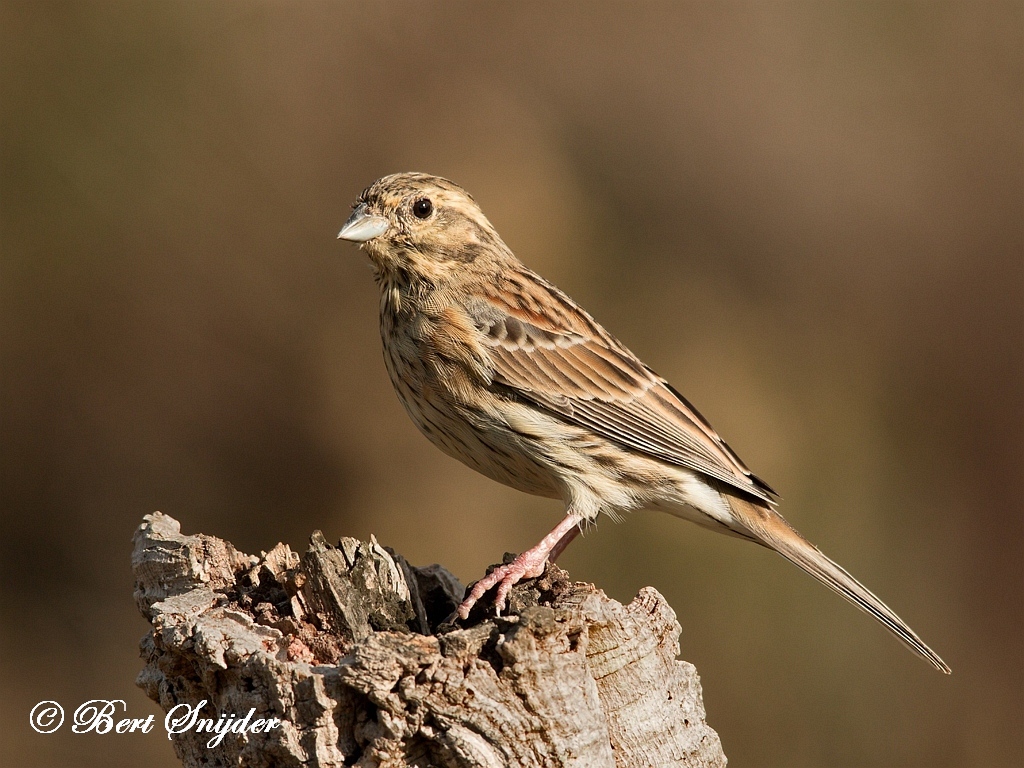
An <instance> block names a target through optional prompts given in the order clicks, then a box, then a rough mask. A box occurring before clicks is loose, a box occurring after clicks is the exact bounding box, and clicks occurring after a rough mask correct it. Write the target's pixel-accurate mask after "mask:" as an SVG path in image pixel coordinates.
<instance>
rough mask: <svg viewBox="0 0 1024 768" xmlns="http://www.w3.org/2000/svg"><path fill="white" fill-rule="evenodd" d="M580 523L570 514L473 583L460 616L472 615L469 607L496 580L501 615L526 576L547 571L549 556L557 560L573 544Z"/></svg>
mask: <svg viewBox="0 0 1024 768" xmlns="http://www.w3.org/2000/svg"><path fill="white" fill-rule="evenodd" d="M578 523H579V520H578V519H577V518H576V517H575V516H574V515H571V514H570V515H566V516H565V518H564V519H563V520H562V522H560V523H559V524H558V525H556V526H555V528H554V530H552V531H551V533H549V534H548V535H547V536H545V537H544V538H543V539H541V540H540V543H539V544H538V545H537V546H535V547H534V548H533V549H528V550H526V551H525V552H523V554H521V555H519V557H517V558H516V559H515V560H513V561H512V562H511V563H509V564H508V565H502V566H499V567H498V568H495V569H494V570H493V571H491V572H490V573H489V574H487V575H486V576H484V577H483V578H482V579H480V581H478V582H477V583H476V584H474V585H473V589H472V591H471V592H470V593H469V596H468V597H467V598H466V599H465V600H463V601H462V605H460V606H459V616H461V617H462V618H463V619H466V618H468V617H469V611H470V609H471V608H472V607H473V606H474V605H475V604H476V602H477V600H479V599H480V598H481V597H483V596H484V593H485V592H487V590H489V589H490V588H491V587H493V586H494V585H495V584H498V585H499V586H498V594H497V596H496V597H495V598H494V607H495V610H496V611H497V613H498V615H501V611H502V609H503V608H504V607H505V598H506V597H508V593H509V592H510V591H511V590H512V587H513V586H514V585H515V584H516V583H517V582H519V581H521V580H522V579H532V578H535V577H537V576H540V575H541V574H542V573H544V563H546V562H547V560H548V557H549V556H551V559H552V560H554V558H556V557H558V555H560V554H561V553H562V550H563V549H565V548H566V547H567V546H568V545H569V542H570V541H572V540H573V539H574V538H576V534H577V533H579V527H578Z"/></svg>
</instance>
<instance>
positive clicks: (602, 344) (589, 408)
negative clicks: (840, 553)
mask: <svg viewBox="0 0 1024 768" xmlns="http://www.w3.org/2000/svg"><path fill="white" fill-rule="evenodd" d="M529 278H530V279H523V280H517V281H515V284H514V286H513V287H514V290H513V291H512V292H511V294H510V292H509V291H508V290H507V289H508V288H509V286H504V288H506V290H504V291H502V290H494V291H493V292H492V293H491V294H490V295H488V296H486V298H485V299H483V300H479V301H478V302H477V303H475V304H473V305H472V306H470V307H469V308H468V311H469V314H470V316H471V317H472V319H473V321H474V323H475V324H476V327H477V329H478V330H479V331H480V332H481V334H482V338H483V343H484V346H485V347H486V349H487V351H488V353H489V356H490V359H491V362H492V365H493V366H494V374H493V381H494V383H495V384H497V385H498V386H501V387H505V388H508V389H511V390H513V391H514V392H515V393H516V394H517V396H519V397H521V398H524V399H526V400H528V401H530V402H532V403H534V404H535V405H536V406H538V407H541V408H544V409H545V410H547V411H549V412H551V413H553V414H556V415H557V416H559V417H560V418H562V419H564V420H565V421H567V422H569V423H571V424H575V425H577V426H580V427H583V428H585V429H590V430H593V431H594V432H595V433H596V434H599V435H601V436H602V437H604V438H605V439H607V440H611V441H613V442H615V443H618V444H619V445H622V446H624V447H627V448H631V449H633V450H637V451H640V452H642V453H645V454H647V455H649V456H652V457H654V458H656V459H659V460H661V461H664V462H667V463H669V464H675V465H678V466H682V467H687V468H688V469H692V470H695V471H697V472H701V473H703V474H706V475H709V476H711V477H713V478H716V479H718V480H721V481H723V482H725V483H728V484H729V485H731V486H733V487H734V488H737V489H739V490H741V491H744V492H746V493H749V494H751V495H753V496H755V497H757V498H759V499H761V500H762V501H765V502H769V503H773V502H774V497H775V492H774V491H773V490H772V489H771V488H770V487H769V486H768V485H767V483H765V482H764V481H762V480H760V479H759V478H758V477H756V476H755V475H754V474H753V473H751V472H750V470H749V469H747V467H746V466H745V465H744V464H743V462H742V461H741V460H740V459H739V457H738V456H736V454H735V453H734V452H733V451H732V450H731V449H730V448H729V446H728V445H726V444H725V442H724V441H723V440H722V439H721V438H720V437H719V436H718V434H717V433H716V432H715V431H714V430H713V429H712V428H711V426H710V425H709V424H708V423H707V421H706V420H705V419H704V418H703V417H702V416H701V415H700V414H699V413H698V412H697V411H696V409H694V407H693V406H692V405H690V404H689V403H688V402H687V401H686V400H685V399H684V398H683V397H682V396H681V395H680V394H679V393H678V392H676V391H675V390H674V389H673V388H672V387H671V386H670V385H669V384H668V382H666V381H665V380H664V379H662V378H661V377H660V376H658V375H657V374H656V373H654V372H653V371H652V370H651V369H650V368H648V367H647V366H646V365H644V364H643V363H642V362H641V361H640V360H639V359H637V357H636V356H635V355H633V353H632V352H630V351H629V350H628V349H626V348H625V347H624V346H622V344H620V343H619V342H618V341H617V340H616V339H615V338H614V337H612V336H611V335H610V334H609V333H608V332H607V331H605V330H604V329H603V328H601V326H599V325H598V324H597V323H596V322H595V321H594V320H593V318H591V317H590V316H589V315H587V314H586V313H585V312H583V310H581V309H579V308H578V307H577V306H576V305H575V304H573V302H572V301H571V300H570V299H569V298H568V297H567V296H565V295H564V294H563V293H561V291H559V290H558V289H557V288H555V287H554V286H552V285H550V284H548V283H546V282H545V281H544V280H543V279H542V278H540V277H537V276H534V275H530V276H529ZM501 287H503V286H496V288H501ZM524 291H525V292H528V293H530V294H532V295H528V296H526V297H519V300H518V301H517V300H516V298H517V297H516V295H515V294H516V292H524ZM538 307H552V308H553V310H554V311H551V312H547V313H546V314H540V313H539V312H538V311H537V308H538Z"/></svg>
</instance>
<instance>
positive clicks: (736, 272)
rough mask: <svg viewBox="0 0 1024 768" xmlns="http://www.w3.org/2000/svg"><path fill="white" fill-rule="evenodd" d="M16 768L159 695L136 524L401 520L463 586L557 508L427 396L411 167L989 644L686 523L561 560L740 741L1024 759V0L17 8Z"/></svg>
mask: <svg viewBox="0 0 1024 768" xmlns="http://www.w3.org/2000/svg"><path fill="white" fill-rule="evenodd" d="M0 9H2V10H0V30H2V40H0V57H2V59H0V63H2V70H0V76H2V94H0V99H2V101H0V109H2V121H3V122H2V162H3V166H2V176H0V182H2V189H0V193H2V196H0V205H2V226H3V228H2V241H0V244H2V259H3V262H2V274H0V312H2V319H0V322H2V326H0V342H2V361H0V366H2V367H0V375H2V379H0V384H2V393H0V394H2V400H0V419H2V424H0V429H2V432H0V435H2V454H0V472H2V497H0V498H2V511H0V514H2V517H0V573H2V587H3V588H2V590H0V610H2V614H0V643H2V645H0V686H2V696H0V723H2V726H0V754H3V755H5V756H6V757H5V758H4V759H3V763H4V764H5V765H12V766H13V765H17V766H57V765H62V766H63V765H79V766H94V765H95V766H101V765H102V766H134V765H143V764H145V765H153V766H172V765H176V764H177V763H176V760H175V758H174V755H173V752H172V749H171V746H170V743H169V742H168V741H167V739H166V737H165V736H164V735H163V734H162V733H161V732H159V729H158V730H157V731H156V732H154V733H152V734H149V735H140V734H135V735H131V736H96V735H88V736H72V735H71V734H70V733H69V732H68V731H69V727H70V726H69V724H65V726H64V728H63V729H62V731H61V732H60V733H59V734H57V735H52V736H42V735H38V734H36V733H34V732H33V731H31V730H30V729H29V727H28V722H27V721H28V712H29V710H30V709H31V708H32V706H33V705H34V704H35V703H36V702H38V701H40V700H42V699H56V700H57V701H59V702H61V703H62V704H63V705H64V706H65V708H66V709H68V710H69V712H70V711H71V710H72V709H73V708H74V707H75V706H77V705H78V704H80V703H81V702H83V701H86V700H88V699H92V698H122V699H125V700H126V701H127V702H128V709H129V713H130V714H132V715H134V716H140V717H141V716H145V715H148V714H150V713H159V710H158V708H157V706H156V705H155V704H153V703H152V702H150V701H149V700H148V699H146V698H145V697H144V696H143V694H142V693H141V692H140V691H139V690H137V689H136V688H135V686H134V677H135V674H136V673H137V671H138V670H139V668H140V661H139V659H138V651H137V643H138V640H139V639H140V638H141V637H142V635H143V634H144V633H145V632H146V630H147V625H146V624H145V622H144V621H143V620H142V618H141V617H140V616H139V615H138V614H137V612H136V609H135V607H134V605H133V602H132V578H131V573H130V568H129V554H130V547H131V535H132V532H133V530H134V528H135V526H136V525H137V524H138V523H139V521H140V519H141V517H142V515H144V514H145V513H147V512H150V511H153V510H156V509H159V510H162V511H164V512H166V513H168V514H170V515H173V516H174V517H176V518H178V519H179V520H180V521H181V522H182V525H183V528H184V530H185V532H188V533H195V532H205V533H210V534H214V535H217V536H221V537H224V538H226V539H229V540H231V541H233V542H234V543H235V544H236V545H238V546H239V547H240V548H242V549H243V550H244V551H248V552H258V551H259V550H260V549H269V548H270V547H272V546H273V545H274V544H275V543H276V542H278V541H285V542H288V543H290V544H291V545H292V546H293V547H295V548H299V549H304V548H305V544H306V539H307V537H308V535H309V533H310V532H311V531H312V530H313V529H314V528H322V529H323V530H324V532H325V533H326V534H327V536H328V537H329V538H337V537H339V536H341V535H349V536H359V537H367V536H369V534H370V533H374V534H376V536H377V537H378V538H379V539H380V540H381V541H382V542H384V543H386V544H389V545H391V546H393V547H395V548H396V549H398V550H399V551H400V552H402V553H404V554H405V555H406V556H407V557H408V558H409V559H410V560H411V561H413V562H414V563H419V564H425V563H429V562H441V563H443V564H445V565H447V566H448V567H449V568H451V569H452V570H453V571H454V572H455V573H457V574H458V575H459V576H460V577H461V578H462V579H463V580H464V581H466V582H468V581H471V580H473V579H475V578H477V577H479V576H480V575H481V574H482V573H483V571H484V568H485V567H486V566H487V564H488V563H491V562H494V561H496V560H500V558H501V555H502V553H503V552H505V551H506V550H510V551H521V550H522V549H524V548H526V547H528V546H530V545H532V544H533V543H535V542H536V540H537V539H538V538H539V537H540V536H541V535H542V534H543V533H544V532H546V531H547V530H548V529H549V528H550V527H551V526H553V525H554V523H555V522H556V521H557V519H558V517H559V514H560V508H559V506H558V505H557V504H555V503H553V502H549V501H544V500H538V499H534V498H531V497H527V496H525V495H522V494H519V493H517V492H515V491H512V490H509V489H506V488H504V487H501V486H499V485H497V484H495V483H493V482H491V481H489V480H487V479H485V478H483V477H480V476H477V475H475V474H474V473H472V472H471V471H470V470H468V469H466V468H464V467H462V465H460V464H457V463H456V462H454V461H453V460H451V459H448V458H447V457H445V456H444V455H442V454H441V453H440V452H439V451H437V450H435V449H434V448H432V447H431V446H430V445H429V444H428V443H427V441H426V440H425V439H424V438H422V437H421V436H420V435H419V434H418V433H417V432H416V430H415V429H414V427H413V426H412V424H411V423H410V422H409V420H408V419H407V418H406V416H405V414H404V412H403V411H402V409H401V407H400V405H399V403H398V401H397V399H396V397H395V395H394V394H393V392H392V389H391V386H390V384H389V383H388V380H387V375H386V373H385V370H384V365H383V362H382V360H381V352H380V348H379V345H380V341H379V338H378V332H377V316H376V315H377V294H376V288H375V287H374V285H373V281H372V279H371V274H370V271H369V269H368V268H367V265H366V263H365V259H364V258H363V257H362V256H361V254H360V253H359V252H358V251H357V250H356V249H355V248H353V247H352V246H351V245H349V244H345V243H339V242H337V241H336V240H335V234H336V232H337V230H338V229H339V227H340V225H341V223H342V222H343V221H344V220H345V218H346V216H347V215H348V210H349V206H350V204H351V203H352V201H353V200H354V198H355V197H356V195H358V193H359V192H360V191H361V190H362V189H363V187H364V186H366V185H367V184H369V183H370V182H371V181H373V180H374V179H375V178H377V177H378V176H381V175H383V174H385V173H391V172H394V171H399V170H423V171H428V172H431V173H437V174H440V175H444V176H447V177H449V178H452V179H454V180H456V181H458V182H459V183H461V184H463V185H464V186H465V187H466V188H467V189H469V190H470V192H471V193H473V194H474V196H475V197H476V198H477V200H478V201H479V202H480V203H481V205H482V206H483V208H484V211H485V212H486V213H487V215H488V216H489V217H490V219H491V220H492V222H493V223H494V224H495V225H496V226H497V228H498V230H499V231H500V232H501V234H502V235H503V237H504V238H505V240H506V241H507V242H508V243H509V245H510V246H511V247H512V248H513V249H514V250H515V251H516V252H517V254H518V255H519V256H520V257H521V258H522V259H523V260H524V261H525V262H526V263H527V264H529V265H530V266H532V267H534V268H536V269H537V270H538V271H540V272H541V273H542V274H544V275H545V276H547V277H548V278H550V279H552V280H553V281H554V282H556V283H557V284H558V285H560V286H561V287H562V288H564V289H565V290H566V291H568V292H569V293H570V294H571V295H572V296H574V297H575V298H576V299H577V300H579V301H580V302H581V303H582V304H583V305H584V306H585V307H587V308H588V309H589V310H590V311H591V312H592V313H593V314H594V315H595V316H596V317H597V318H598V319H599V320H600V321H601V322H602V323H604V324H605V325H606V326H607V327H608V328H609V329H610V330H611V331H612V332H613V333H615V334H616V335H618V336H619V337H620V338H621V339H622V340H623V341H624V342H625V343H626V344H628V345H629V346H630V347H632V348H633V349H634V350H635V351H636V352H637V353H638V354H639V355H640V356H641V357H642V358H643V359H644V360H646V361H647V362H648V363H650V364H651V365H652V366H653V367H654V368H655V369H656V370H658V371H659V372H661V373H662V374H664V375H665V376H666V377H667V378H668V379H669V380H670V381H672V382H673V383H674V384H675V385H676V386H677V387H678V388H679V389H681V390H682V391H683V392H684V393H686V394H687V396H688V397H689V398H690V399H691V400H693V401H694V402H695V403H696V404H697V405H698V407H699V408H700V409H701V410H702V411H703V412H704V414H705V415H706V416H707V417H708V418H709V419H710V420H711V421H712V423H714V424H715V425H716V427H717V428H718V430H719V432H721V433H722V434H723V435H724V436H725V437H726V439H727V440H729V441H730V443H731V444H732V445H733V447H734V448H736V449H737V451H738V452H739V453H740V455H742V456H743V457H744V458H745V460H746V461H747V463H748V464H750V465H751V466H752V467H753V468H754V470H755V471H757V472H758V473H759V474H761V475H762V476H764V477H765V478H767V479H768V481H769V482H771V483H772V484H773V485H774V486H776V487H777V488H778V489H779V490H780V491H781V493H782V495H783V498H784V504H783V507H782V510H783V512H784V514H785V515H786V516H787V517H788V518H789V520H790V521H791V522H793V523H794V525H796V526H797V527H798V528H799V529H801V530H802V531H803V532H804V533H805V534H806V535H807V536H808V537H809V538H810V539H811V540H813V541H814V542H816V543H817V544H818V545H819V546H821V547H822V548H823V549H824V550H825V551H826V552H828V553H829V554H831V555H832V556H833V557H834V558H835V559H837V560H838V561H839V562H840V563H842V564H843V565H844V566H846V567H847V568H848V569H849V570H851V571H852V572H853V573H854V574H855V575H857V576H858V577H859V578H861V579H862V580H863V581H864V582H865V583H866V584H867V585H868V586H870V587H871V588H872V589H874V590H876V591H877V592H878V593H879V594H880V595H881V596H882V597H883V598H884V599H886V600H887V601H888V602H889V603H891V605H893V607H894V608H895V609H896V610H897V611H899V612H900V613H901V614H902V615H903V616H904V617H905V618H906V619H907V620H908V621H909V623H910V624H911V625H912V626H913V627H914V628H915V629H916V630H917V631H918V632H919V633H920V634H921V635H922V637H923V638H924V639H925V640H926V641H927V642H928V643H929V644H931V645H932V646H933V647H934V648H935V649H936V650H937V651H938V652H939V653H940V654H942V655H943V656H944V657H945V659H946V660H947V661H948V662H949V663H950V664H951V666H952V667H953V670H954V674H953V676H952V677H951V678H946V677H944V676H942V675H940V674H938V673H936V672H935V671H934V670H932V669H930V668H929V667H928V666H927V665H926V664H924V663H922V662H921V661H919V660H917V659H915V658H914V657H913V656H911V655H910V654H909V653H908V652H907V651H905V650H904V649H903V648H902V647H901V646H900V645H899V644H898V643H897V642H896V641H895V640H893V639H892V638H891V637H890V636H888V635H887V634H886V633H885V632H884V631H883V630H882V629H881V628H880V627H879V626H877V625H876V624H875V623H874V622H872V621H871V620H870V619H868V618H867V617H865V616H864V615H862V614H860V613H859V612H857V611H856V610H855V609H854V608H852V607H851V606H849V605H848V604H846V603H845V602H844V601H842V600H841V599H839V598H838V597H837V596H835V595H833V594H832V593H830V592H828V591H827V590H825V589H824V588H823V587H821V586H820V585H819V584H817V583H816V582H814V581H813V580H812V579H810V578H809V577H807V576H805V575H803V574H802V573H800V572H799V571H798V570H797V569H795V568H793V567H792V566H790V565H788V564H787V563H785V562H784V561H783V560H782V559H781V558H779V557H777V556H774V555H772V554H771V553H769V552H767V551H762V550H760V549H759V548H757V547H753V546H750V545H747V544H744V543H743V542H737V541H735V540H731V539H727V538H725V537H721V536H716V535H715V534H712V533H707V532H704V531H702V530H699V529H698V528H696V527H695V526H692V525H689V524H686V523H684V522H681V521H679V520H675V519H672V518H669V517H667V516H659V515H656V514H654V513H640V514H637V515H634V516H633V517H632V518H631V519H628V520H627V521H626V522H624V523H623V524H621V525H615V524H613V523H611V522H609V521H604V522H603V523H601V525H600V526H599V528H598V530H597V531H595V532H593V533H591V534H589V535H588V536H587V537H586V538H585V539H583V540H580V541H578V542H577V543H576V544H574V545H573V546H572V547H570V548H569V550H568V551H567V553H566V555H565V556H564V558H563V561H562V564H563V565H564V566H565V567H566V568H568V569H569V571H570V573H571V574H572V576H573V577H575V578H577V579H582V580H589V581H594V582H596V583H597V584H598V585H599V586H600V587H602V588H603V589H605V590H606V591H607V592H608V593H609V594H610V595H612V596H614V597H616V598H618V599H620V600H623V601H628V600H629V599H631V598H632V596H633V595H634V594H635V592H636V590H637V589H638V588H640V587H642V586H643V585H646V584H650V585H653V586H655V587H657V588H658V589H659V590H660V591H661V592H662V593H664V594H665V596H666V597H667V598H668V599H669V601H670V602H671V604H672V605H673V606H674V608H675V609H676V611H677V613H678V615H679V621H680V623H681V624H682V628H683V631H682V638H681V645H682V657H683V658H686V659H687V660H690V661H692V662H694V663H695V664H696V665H697V668H698V670H699V672H700V674H701V677H702V680H703V684H704V693H705V701H706V705H707V710H708V721H709V722H710V724H711V725H712V726H713V727H715V728H716V729H717V730H718V731H719V733H720V734H721V736H722V741H723V743H724V746H725V751H726V753H727V754H728V755H729V757H730V759H731V765H734V766H935V767H940V766H986V767H993V766H1011V765H1020V764H1022V763H1024V743H1022V739H1024V737H1022V722H1024V648H1022V624H1024V615H1022V614H1024V589H1022V585H1024V573H1022V566H1021V556H1022V547H1024V531H1022V527H1024V515H1022V501H1021V500H1022V498H1024V487H1022V485H1024V483H1022V478H1024V465H1022V450H1021V449H1022V440H1021V438H1022V434H1024V407H1022V405H1024V403H1022V391H1024V390H1022V384H1024V225H1022V220H1024V40H1022V37H1024V6H1022V4H1021V3H1019V2H1018V3H1003V4H998V3H935V2H927V3H920V4H906V3H870V4H869V3H852V2H851V3H838V4H837V3H812V4H808V3H787V4H768V3H747V4H726V3H672V4H654V3H645V4H639V5H636V4H625V3H623V4H619V5H607V6H598V5H594V4H590V3H587V4H579V5H575V6H572V5H567V4H560V5H539V4H538V5H530V4H522V3H520V4H515V5H514V6H506V5H498V4H476V3H461V4H455V3H448V4H430V3H412V2H408V3H379V2H362V3H351V4H343V3H316V2H305V3H301V4H300V3H283V2H281V3H209V2H206V3H128V2H126V3H43V2H28V3H12V2H6V1H5V2H3V3H2V5H0Z"/></svg>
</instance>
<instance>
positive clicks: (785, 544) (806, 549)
mask: <svg viewBox="0 0 1024 768" xmlns="http://www.w3.org/2000/svg"><path fill="white" fill-rule="evenodd" d="M723 496H724V497H725V498H726V499H727V501H728V502H729V506H730V507H731V508H732V511H733V514H734V515H735V518H736V520H737V522H739V523H740V524H741V525H742V527H743V528H745V529H746V530H747V531H749V532H750V533H752V534H753V535H754V536H755V537H756V538H757V539H758V540H759V541H760V542H761V543H763V544H764V545H765V546H767V547H769V548H770V549H774V550H775V551H776V552H778V553H779V554H780V555H782V556H783V557H784V558H786V559H787V560H789V561H790V562H791V563H794V564H796V565H798V566H800V567H801V568H803V569H804V570H805V571H807V572H808V573H809V574H811V575H812V576H814V577H815V578H816V579H818V580H819V581H821V582H822V583H823V584H824V585H825V586H827V587H829V588H830V589H833V590H835V591H836V592H838V593H839V594H840V595H842V596H843V597H845V598H846V599H847V600H849V601H850V602H851V603H853V604H854V605H856V606H857V607H858V608H860V609H861V610H862V611H864V612H865V613H867V614H868V615H870V616H873V617H874V618H875V619H877V620H878V622H879V623H881V624H882V626H884V627H885V628H886V629H888V630H889V631H890V632H892V633H893V634H894V635H895V636H896V637H897V638H898V639H899V640H900V641H901V642H902V643H903V644H904V645H906V646H907V647H908V648H910V650H912V651H914V652H915V653H917V654H920V655H921V656H923V657H924V658H925V659H927V660H928V661H930V662H931V663H932V664H933V665H934V666H935V668H936V669H938V670H940V671H942V672H944V673H946V674H947V675H948V674H950V672H951V671H952V670H951V669H950V668H949V666H948V665H947V664H946V662H944V661H943V660H942V659H941V658H939V655H938V654H937V653H935V651H933V650H932V649H931V648H929V647H928V646H927V645H925V644H924V642H923V641H922V640H921V638H919V637H918V636H917V634H916V633H915V632H914V630H912V629H911V628H910V627H908V626H907V624H906V622H905V621H903V619H901V618H900V617H899V616H897V615H896V613H895V612H894V611H893V610H892V609H891V608H890V607H889V606H887V605H886V604H885V603H883V602H882V601H881V600H880V599H879V598H878V597H877V596H876V595H875V594H874V593H873V592H871V590H869V589H868V588H867V587H865V586H864V585H863V584H861V583H860V582H859V581H857V580H856V579H855V578H854V577H853V576H851V575H850V574H849V573H847V572H846V570H845V569H844V568H843V567H842V566H840V565H839V564H838V563H835V562H833V561H832V560H830V559H829V558H828V557H826V556H825V555H824V554H823V553H822V552H821V551H820V550H819V549H818V548H817V547H815V546H814V545H813V544H811V543H810V542H809V541H807V539H805V538H804V537H803V536H801V535H800V534H799V533H797V532H796V531H795V530H794V529H793V527H792V526H791V525H790V524H789V523H787V522H786V520H785V519H784V518H783V517H782V516H781V515H780V514H779V513H778V512H776V511H775V510H773V509H770V508H768V507H766V506H763V505H761V504H757V503H754V502H751V501H747V500H745V499H740V498H737V497H735V496H732V495H730V494H723Z"/></svg>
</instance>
